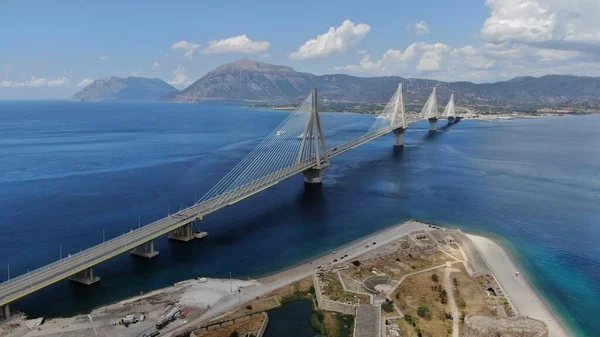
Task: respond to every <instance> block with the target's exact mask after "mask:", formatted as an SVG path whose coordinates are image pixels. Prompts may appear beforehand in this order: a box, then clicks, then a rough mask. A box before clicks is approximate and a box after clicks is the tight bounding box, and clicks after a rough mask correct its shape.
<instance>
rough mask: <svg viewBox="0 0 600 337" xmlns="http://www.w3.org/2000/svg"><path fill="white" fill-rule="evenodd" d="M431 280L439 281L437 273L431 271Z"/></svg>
mask: <svg viewBox="0 0 600 337" xmlns="http://www.w3.org/2000/svg"><path fill="white" fill-rule="evenodd" d="M431 280H432V281H433V282H439V281H440V278H439V277H438V276H437V274H436V273H433V275H431Z"/></svg>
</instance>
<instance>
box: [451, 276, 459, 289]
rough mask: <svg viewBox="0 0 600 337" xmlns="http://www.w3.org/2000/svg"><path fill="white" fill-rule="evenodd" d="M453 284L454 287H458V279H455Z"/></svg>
mask: <svg viewBox="0 0 600 337" xmlns="http://www.w3.org/2000/svg"><path fill="white" fill-rule="evenodd" d="M452 282H453V283H454V286H456V287H458V280H457V279H456V277H455V278H454V280H453V281H452Z"/></svg>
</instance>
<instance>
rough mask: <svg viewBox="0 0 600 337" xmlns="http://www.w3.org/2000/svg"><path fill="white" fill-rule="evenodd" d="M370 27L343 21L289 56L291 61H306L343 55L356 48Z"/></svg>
mask: <svg viewBox="0 0 600 337" xmlns="http://www.w3.org/2000/svg"><path fill="white" fill-rule="evenodd" d="M370 30H371V26H369V25H367V24H365V23H361V24H354V22H352V21H350V20H346V21H344V22H343V23H342V24H341V25H340V26H339V27H337V28H335V27H330V28H329V31H327V33H324V34H320V35H318V36H317V37H316V38H315V39H312V40H308V41H306V42H305V43H304V44H303V45H302V46H300V48H298V50H297V51H295V52H293V53H292V54H290V56H289V57H290V59H292V60H308V59H316V58H322V57H327V56H330V55H333V54H338V53H343V52H345V51H346V50H348V49H349V48H352V47H355V46H357V45H358V44H359V43H360V41H362V39H364V37H365V36H366V35H367V34H368V33H369V31H370Z"/></svg>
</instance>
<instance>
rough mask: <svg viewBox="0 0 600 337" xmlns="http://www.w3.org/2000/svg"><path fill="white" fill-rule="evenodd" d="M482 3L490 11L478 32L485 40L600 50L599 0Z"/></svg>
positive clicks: (515, 0)
mask: <svg viewBox="0 0 600 337" xmlns="http://www.w3.org/2000/svg"><path fill="white" fill-rule="evenodd" d="M486 3H487V6H488V7H489V8H490V10H491V13H490V17H489V18H488V19H487V20H486V21H485V23H484V25H483V27H482V28H481V34H482V36H483V38H485V39H486V40H488V41H492V42H520V43H524V44H527V45H532V46H537V47H544V48H553V49H562V50H580V51H585V50H588V51H589V50H594V51H596V52H598V51H600V20H599V19H598V13H600V1H597V0H487V2H486Z"/></svg>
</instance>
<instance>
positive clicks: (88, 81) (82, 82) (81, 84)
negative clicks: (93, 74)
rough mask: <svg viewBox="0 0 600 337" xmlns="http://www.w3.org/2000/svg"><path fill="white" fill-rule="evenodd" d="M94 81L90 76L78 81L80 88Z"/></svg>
mask: <svg viewBox="0 0 600 337" xmlns="http://www.w3.org/2000/svg"><path fill="white" fill-rule="evenodd" d="M93 82H94V81H93V80H91V79H89V78H84V79H83V80H81V82H79V83H77V87H79V88H85V87H87V86H88V85H90V84H92V83H93Z"/></svg>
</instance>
